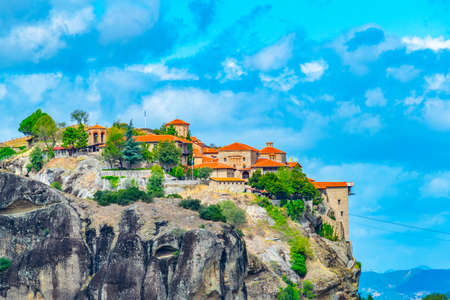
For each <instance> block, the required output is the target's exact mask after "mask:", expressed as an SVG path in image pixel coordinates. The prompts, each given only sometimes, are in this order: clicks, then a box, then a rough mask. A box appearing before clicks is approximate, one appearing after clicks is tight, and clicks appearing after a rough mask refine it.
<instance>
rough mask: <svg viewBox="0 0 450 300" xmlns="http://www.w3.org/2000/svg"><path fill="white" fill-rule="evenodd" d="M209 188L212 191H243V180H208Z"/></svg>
mask: <svg viewBox="0 0 450 300" xmlns="http://www.w3.org/2000/svg"><path fill="white" fill-rule="evenodd" d="M209 188H210V190H211V191H213V192H216V193H217V192H231V193H243V192H244V191H245V184H244V182H234V181H231V182H224V181H214V180H211V181H210V182H209Z"/></svg>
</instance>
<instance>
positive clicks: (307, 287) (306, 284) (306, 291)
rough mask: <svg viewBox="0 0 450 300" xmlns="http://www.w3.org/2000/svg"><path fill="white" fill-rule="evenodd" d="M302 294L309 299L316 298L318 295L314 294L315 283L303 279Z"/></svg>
mask: <svg viewBox="0 0 450 300" xmlns="http://www.w3.org/2000/svg"><path fill="white" fill-rule="evenodd" d="M302 294H303V296H305V297H306V298H308V299H314V298H315V297H316V295H314V285H313V284H312V282H311V281H308V280H305V281H303V289H302Z"/></svg>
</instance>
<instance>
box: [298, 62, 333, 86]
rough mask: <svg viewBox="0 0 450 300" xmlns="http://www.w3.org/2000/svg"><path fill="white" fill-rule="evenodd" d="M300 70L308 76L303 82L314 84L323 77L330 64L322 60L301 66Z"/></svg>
mask: <svg viewBox="0 0 450 300" xmlns="http://www.w3.org/2000/svg"><path fill="white" fill-rule="evenodd" d="M300 69H301V70H302V72H303V74H305V76H306V77H305V78H304V79H303V80H304V81H309V82H312V81H316V80H319V79H320V78H321V77H322V75H323V73H324V72H325V70H326V69H328V64H327V63H326V62H325V61H324V60H323V59H320V60H316V61H311V62H308V63H304V64H301V65H300Z"/></svg>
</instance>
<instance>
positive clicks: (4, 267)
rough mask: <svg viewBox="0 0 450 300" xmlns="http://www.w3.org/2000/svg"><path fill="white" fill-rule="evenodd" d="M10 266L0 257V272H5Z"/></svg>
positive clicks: (9, 263)
mask: <svg viewBox="0 0 450 300" xmlns="http://www.w3.org/2000/svg"><path fill="white" fill-rule="evenodd" d="M10 266H11V261H10V260H9V259H8V258H6V257H0V272H3V271H5V270H7V269H8V268H9V267H10Z"/></svg>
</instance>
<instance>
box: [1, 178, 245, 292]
mask: <svg viewBox="0 0 450 300" xmlns="http://www.w3.org/2000/svg"><path fill="white" fill-rule="evenodd" d="M83 201H88V202H83ZM83 201H81V200H79V199H74V198H70V197H67V196H65V195H63V194H61V193H59V192H57V191H55V190H53V189H51V188H49V187H48V186H46V185H44V184H42V183H39V182H36V181H32V180H29V179H25V178H22V177H18V176H16V175H11V174H7V173H0V236H1V237H2V240H1V244H0V256H4V257H7V258H9V259H10V260H11V262H12V264H11V267H10V268H8V269H7V270H6V271H3V272H0V299H161V300H163V299H180V300H181V299H247V290H246V285H245V278H246V274H247V265H248V264H247V254H246V248H245V244H244V242H243V240H242V239H241V238H240V236H239V235H238V234H237V233H236V232H235V231H234V230H232V229H231V228H230V227H229V226H227V225H225V224H219V223H215V224H210V223H208V222H204V223H205V224H203V223H202V224H200V222H202V221H201V220H199V219H198V217H197V216H195V215H194V214H190V213H187V215H186V216H185V218H186V219H182V220H181V218H180V217H177V218H176V219H175V220H172V219H170V212H171V211H173V207H171V208H169V209H168V213H167V215H164V213H163V212H161V209H160V205H166V206H167V205H169V206H170V205H171V204H170V203H164V204H162V203H154V204H139V205H136V206H131V207H128V208H124V209H122V208H120V207H117V209H122V211H121V218H120V222H117V223H115V221H116V220H114V219H112V220H109V223H108V222H105V223H103V224H101V223H99V222H98V219H99V218H101V217H104V216H97V215H95V214H92V211H87V210H89V209H90V206H91V205H92V207H94V208H96V207H95V205H94V204H92V203H90V202H92V201H89V200H83ZM18 203H20V205H17V204H18ZM152 205H153V206H152ZM96 209H97V208H96ZM99 211H100V210H99ZM104 211H108V210H107V209H105V210H104ZM152 215H153V218H152ZM177 220H180V222H182V223H186V225H187V226H186V228H180V226H179V225H180V223H177ZM186 220H191V222H190V223H187V222H186ZM189 225H192V226H194V225H195V227H197V228H193V227H192V226H191V227H189ZM200 225H201V226H200ZM203 227H204V228H206V229H203Z"/></svg>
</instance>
